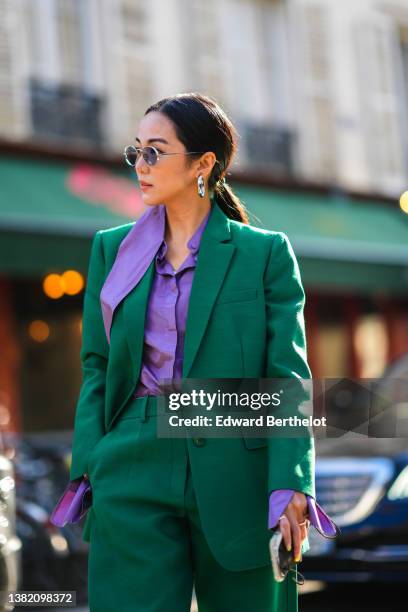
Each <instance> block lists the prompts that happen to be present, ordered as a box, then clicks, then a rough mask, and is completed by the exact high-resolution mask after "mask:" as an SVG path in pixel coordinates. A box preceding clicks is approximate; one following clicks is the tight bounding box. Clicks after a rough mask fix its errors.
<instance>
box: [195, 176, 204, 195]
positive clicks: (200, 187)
mask: <svg viewBox="0 0 408 612" xmlns="http://www.w3.org/2000/svg"><path fill="white" fill-rule="evenodd" d="M197 186H198V195H199V196H200V198H203V197H204V196H205V184H204V179H203V177H202V176H201V174H200V176H199V177H198V179H197Z"/></svg>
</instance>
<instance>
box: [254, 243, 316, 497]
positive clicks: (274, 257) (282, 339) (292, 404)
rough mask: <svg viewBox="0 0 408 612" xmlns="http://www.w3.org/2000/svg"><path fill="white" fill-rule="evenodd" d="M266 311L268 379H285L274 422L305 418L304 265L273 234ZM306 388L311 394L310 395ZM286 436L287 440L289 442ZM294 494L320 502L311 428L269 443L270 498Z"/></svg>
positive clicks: (280, 433)
mask: <svg viewBox="0 0 408 612" xmlns="http://www.w3.org/2000/svg"><path fill="white" fill-rule="evenodd" d="M264 289H265V307H266V334H267V338H266V378H271V379H275V378H282V379H285V380H282V381H279V385H280V388H282V389H283V390H284V393H283V394H282V395H281V407H279V409H278V411H277V412H278V414H275V413H274V414H275V416H279V417H287V416H295V415H298V416H300V417H302V418H304V417H305V415H304V414H301V413H300V412H299V408H300V405H301V404H302V402H304V401H305V400H308V399H310V394H309V392H308V391H307V388H309V389H310V385H309V384H305V383H304V382H303V381H304V379H310V378H312V374H311V371H310V368H309V365H308V362H307V352H306V335H305V322H304V312H303V311H304V305H305V292H304V289H303V286H302V281H301V277H300V270H299V265H298V262H297V259H296V256H295V253H294V251H293V248H292V245H291V244H290V241H289V238H288V237H287V236H286V234H284V233H283V232H274V234H273V235H272V240H271V250H270V256H269V259H268V262H267V265H266V269H265V273H264ZM305 387H306V389H305ZM285 436H286V437H285ZM275 489H294V490H296V491H300V492H303V493H305V494H307V495H311V496H313V497H315V447H314V438H313V436H311V435H310V432H309V430H308V428H307V427H296V428H293V427H287V428H286V429H283V428H282V429H281V430H279V431H278V432H276V430H275V431H274V432H273V435H272V434H271V433H270V435H269V437H268V493H269V495H270V494H271V492H272V491H274V490H275Z"/></svg>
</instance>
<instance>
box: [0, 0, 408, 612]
mask: <svg viewBox="0 0 408 612" xmlns="http://www.w3.org/2000/svg"><path fill="white" fill-rule="evenodd" d="M0 9H1V20H0V36H1V43H0V186H1V187H0V345H1V352H0V434H1V436H0V459H1V458H2V459H3V460H4V462H3V463H2V462H1V461H0V484H1V483H3V482H4V483H5V485H4V487H0V490H1V491H2V493H1V496H2V500H1V501H2V504H1V505H0V519H2V522H1V524H2V525H3V532H2V531H1V529H0V533H1V534H2V538H3V539H2V540H1V541H0V561H1V563H0V566H1V567H3V570H2V571H0V581H1V584H0V587H1V589H4V588H7V585H9V586H11V585H13V584H14V583H15V581H16V580H18V581H19V583H20V584H21V585H22V586H21V588H22V589H26V590H29V589H47V588H48V589H50V590H51V589H52V590H54V589H61V590H63V589H64V588H66V589H67V590H69V589H76V590H77V593H78V598H79V599H80V603H81V605H84V606H86V563H87V544H86V543H84V542H82V540H81V526H78V528H74V527H72V528H71V527H69V528H66V529H65V528H64V529H63V530H58V529H56V528H54V527H53V526H52V525H51V524H50V523H49V520H48V518H49V512H50V510H51V509H52V508H53V506H54V504H55V503H56V501H57V499H58V497H59V496H60V495H61V493H62V491H63V489H64V487H65V486H66V482H67V478H68V469H69V462H70V441H71V435H72V427H73V420H74V414H75V408H76V401H77V398H78V395H79V389H80V385H81V365H80V359H79V352H80V348H81V331H82V328H81V325H82V321H81V318H82V305H83V295H84V289H85V287H86V273H87V266H88V261H89V254H90V246H91V241H92V238H93V236H94V234H95V232H96V231H98V230H100V229H103V228H108V227H112V226H115V225H121V224H123V223H129V222H131V221H134V220H137V219H138V218H139V217H140V215H141V214H142V213H143V212H144V210H145V209H144V204H143V201H142V198H141V194H140V191H139V189H138V185H137V182H136V176H135V173H134V171H133V170H132V169H131V168H129V166H126V164H125V163H124V160H123V154H122V152H123V149H124V147H125V146H126V145H128V144H132V143H134V138H135V135H136V133H137V126H138V122H139V121H140V119H141V118H142V116H143V114H144V112H145V110H146V108H147V107H148V106H149V105H150V104H152V103H153V102H155V101H157V100H159V99H161V98H162V97H165V96H167V95H170V94H175V93H178V92H187V91H200V92H202V93H204V94H207V95H210V96H212V97H213V98H214V99H215V100H216V101H217V102H219V103H220V104H221V106H222V107H223V108H225V110H226V112H227V113H228V115H229V116H230V117H231V119H232V120H233V122H234V124H235V125H236V127H237V130H238V133H239V147H238V155H237V157H236V159H235V162H234V164H233V167H232V168H230V170H231V172H230V173H229V175H228V182H229V183H230V184H231V185H232V187H233V189H234V191H235V192H236V193H237V195H238V196H239V197H240V198H241V199H242V200H243V202H244V203H245V205H246V206H247V208H248V210H249V213H250V220H251V223H252V224H253V225H256V226H259V227H264V228H266V229H269V230H278V231H283V232H285V233H286V234H287V236H288V237H289V239H290V241H291V244H292V246H293V248H294V251H295V253H296V256H297V258H298V262H299V266H300V270H301V275H302V280H303V284H304V288H305V292H306V305H305V321H306V333H307V345H308V359H309V363H310V366H311V369H312V372H313V376H314V377H316V378H320V379H334V380H339V381H344V380H348V379H351V378H353V379H358V378H361V379H363V378H377V377H378V378H383V377H384V380H385V381H389V380H390V379H392V378H400V379H401V380H405V381H407V380H408V5H407V2H406V1H405V0H381V1H380V0H359V1H358V2H355V1H354V2H353V1H352V0H343V1H342V2H333V1H332V0H217V1H215V0H206V2H202V1H199V0H153V1H149V2H148V1H147V0H101V1H97V0H41V2H39V1H35V0H12V1H11V0H2V1H1V2H0ZM384 384H387V383H386V382H385V383H384ZM344 393H345V394H346V395H347V393H349V389H346V390H345V391H344ZM343 397H345V395H344V394H343ZM352 397H353V399H352V401H351V404H350V405H349V407H350V408H352V409H355V410H357V409H359V408H360V407H361V406H360V405H359V404H358V400H357V399H356V398H355V396H354V395H353V396H352ZM398 408H399V409H400V410H401V411H402V412H401V414H404V415H405V414H406V412H407V408H408V406H407V398H406V397H405V398H402V399H400V400H399V404H398ZM405 441H406V440H405V439H404V438H399V439H398V440H397V439H392V438H390V439H388V440H382V441H381V444H380V442H379V441H376V440H374V439H371V440H369V441H368V440H357V441H356V440H354V441H353V440H352V441H350V442H347V441H344V443H343V440H342V439H340V440H339V439H337V440H336V445H334V444H326V445H324V444H322V445H321V444H319V445H318V448H317V451H318V458H317V499H318V501H320V503H321V505H322V506H323V507H324V508H325V510H326V511H327V512H328V514H329V515H330V516H332V517H333V518H334V519H335V520H336V521H337V522H338V524H339V525H341V527H342V530H343V535H342V539H339V541H338V542H336V543H334V544H330V545H329V544H328V543H327V542H326V541H324V540H323V538H321V536H319V535H318V534H317V533H313V534H312V536H313V542H311V543H312V546H311V549H310V551H309V552H308V553H306V555H305V558H304V562H303V563H302V565H301V567H300V571H302V573H304V575H305V578H306V586H305V589H300V592H301V597H300V604H299V605H300V609H301V610H308V609H327V607H328V606H330V609H333V610H339V611H340V610H347V612H350V611H351V610H354V609H355V610H357V609H359V610H363V609H367V610H368V609H370V610H390V609H395V610H399V609H402V605H403V599H402V598H399V597H397V596H393V598H392V603H390V600H389V598H388V597H389V595H388V594H389V592H390V590H391V589H394V588H396V589H397V591H396V592H398V588H399V587H397V586H396V585H399V584H401V583H403V582H404V581H406V580H407V579H408V484H407V466H408V457H407V453H408V443H407V444H405ZM1 479H3V480H1ZM6 485H7V486H6ZM311 530H313V528H311ZM18 559H19V560H18ZM3 561H4V563H3ZM6 561H7V562H6ZM4 568H6V569H4ZM50 568H51V569H50ZM335 584H337V585H339V586H338V589H339V590H340V591H339V592H340V593H341V595H339V592H337V593H336V592H333V591H331V590H328V588H329V586H330V585H331V586H332V585H335ZM378 585H382V587H381V588H382V592H383V594H384V597H383V598H381V597H379V596H378V589H375V588H374V587H378ZM312 587H313V588H312ZM308 589H309V590H315V589H316V590H315V592H314V593H313V594H311V593H306V592H305V591H307V590H308ZM364 598H365V599H364ZM400 601H401V604H400V603H399V602H400ZM357 602H358V606H357ZM364 602H365V603H364ZM398 605H401V607H400V608H398ZM336 606H337V607H336ZM364 606H366V607H364ZM78 610H79V609H78ZM81 610H86V607H85V608H81Z"/></svg>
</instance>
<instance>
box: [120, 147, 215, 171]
mask: <svg viewBox="0 0 408 612" xmlns="http://www.w3.org/2000/svg"><path fill="white" fill-rule="evenodd" d="M194 153H205V151H180V152H177V153H162V152H161V151H158V150H157V149H156V148H155V147H144V148H143V149H141V148H140V147H134V146H133V145H128V146H127V147H125V150H124V156H125V160H126V163H127V164H129V166H135V165H136V164H137V162H138V160H139V158H140V155H143V159H144V161H145V162H146V164H148V165H149V166H155V165H156V164H157V162H158V161H159V159H160V157H161V156H162V155H192V154H194Z"/></svg>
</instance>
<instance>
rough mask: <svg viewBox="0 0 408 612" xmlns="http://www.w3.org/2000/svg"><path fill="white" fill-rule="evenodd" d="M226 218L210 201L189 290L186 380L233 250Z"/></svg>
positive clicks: (185, 338)
mask: <svg viewBox="0 0 408 612" xmlns="http://www.w3.org/2000/svg"><path fill="white" fill-rule="evenodd" d="M229 240H231V233H230V226H229V219H228V217H227V215H226V214H225V213H224V212H223V211H222V210H221V208H220V207H219V206H218V204H217V203H216V200H215V202H214V205H213V206H212V210H211V213H210V217H209V219H208V223H207V225H206V227H205V229H204V232H203V234H202V236H201V242H200V249H199V252H198V259H197V264H196V269H195V272H194V278H193V284H192V287H191V293H190V299H189V306H188V313H187V321H186V331H185V336H184V356H183V374H182V376H183V378H188V376H189V373H190V371H191V368H192V366H193V363H194V359H195V356H196V354H197V351H198V349H199V347H200V343H201V341H202V339H203V336H204V333H205V329H206V327H207V323H208V320H209V318H210V315H211V311H212V309H213V306H214V303H215V300H216V298H217V295H218V292H219V290H220V289H221V286H222V283H223V281H224V278H225V275H226V273H227V270H228V267H229V265H230V261H231V258H232V256H233V254H234V251H235V249H236V247H235V245H234V244H232V243H231V242H228V241H229Z"/></svg>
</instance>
